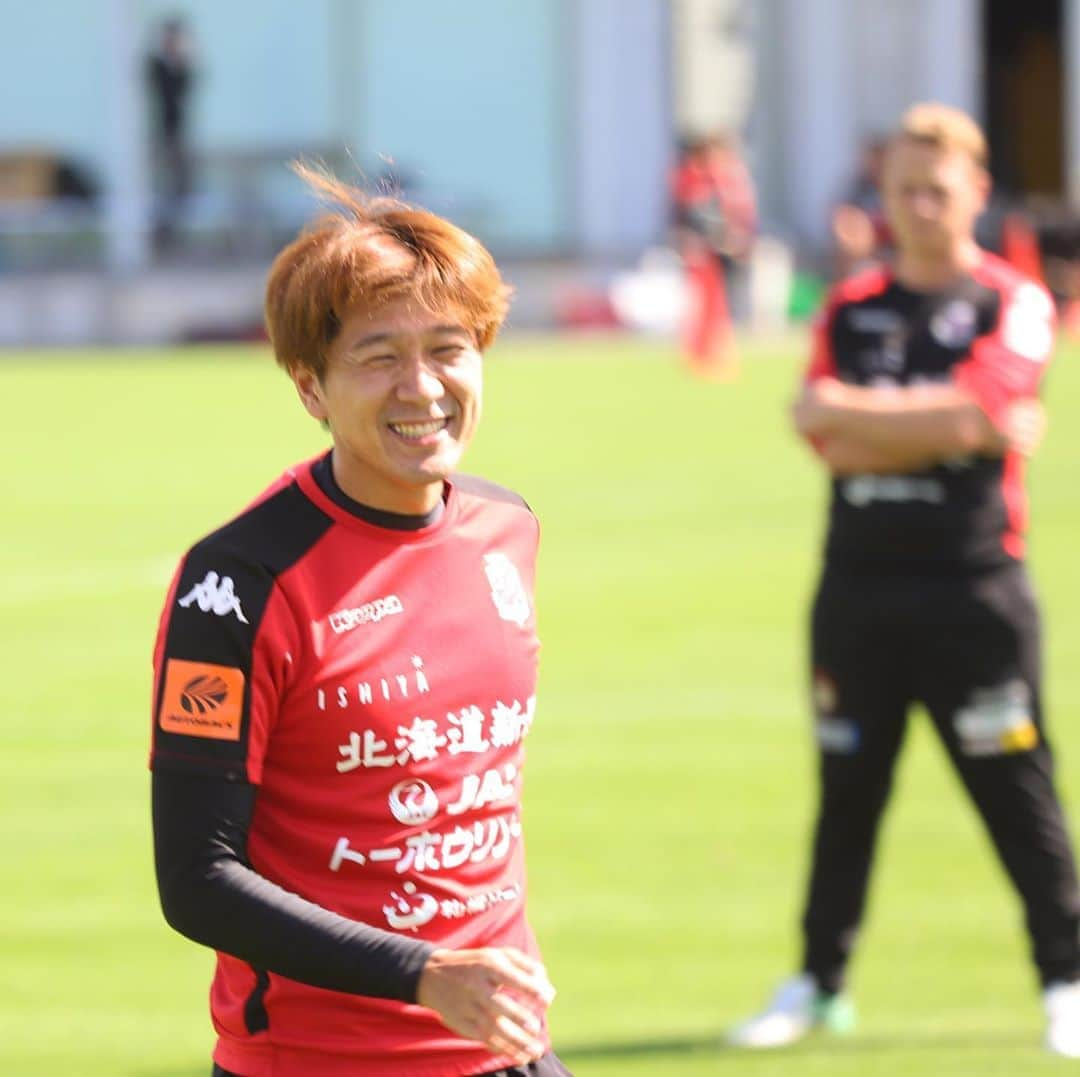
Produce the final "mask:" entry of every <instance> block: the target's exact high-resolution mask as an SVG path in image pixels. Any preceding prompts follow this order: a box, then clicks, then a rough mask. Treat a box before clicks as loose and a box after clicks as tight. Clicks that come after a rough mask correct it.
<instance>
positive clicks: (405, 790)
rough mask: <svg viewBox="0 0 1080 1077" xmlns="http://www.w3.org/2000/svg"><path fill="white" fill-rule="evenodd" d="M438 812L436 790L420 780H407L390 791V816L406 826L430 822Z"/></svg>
mask: <svg viewBox="0 0 1080 1077" xmlns="http://www.w3.org/2000/svg"><path fill="white" fill-rule="evenodd" d="M438 811H439V798H438V797H437V796H436V795H435V790H434V789H432V788H431V786H430V785H428V783H427V782H425V781H423V780H421V779H420V778H407V779H406V780H405V781H403V782H398V783H397V785H395V786H394V788H393V789H391V790H390V814H391V815H393V817H394V818H395V819H396V820H397V821H398V822H399V823H404V824H405V826H420V825H421V824H423V823H427V822H430V821H431V820H432V819H434V818H435V816H436V814H437V813H438Z"/></svg>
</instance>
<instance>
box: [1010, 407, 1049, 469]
mask: <svg viewBox="0 0 1080 1077" xmlns="http://www.w3.org/2000/svg"><path fill="white" fill-rule="evenodd" d="M1046 426H1047V421H1046V409H1045V408H1044V407H1043V406H1042V403H1041V402H1040V401H1038V400H1036V399H1035V398H1034V397H1027V398H1026V399H1024V400H1017V401H1016V402H1015V403H1013V404H1011V405H1010V406H1009V410H1008V411H1006V413H1005V425H1004V429H1003V430H1002V433H1003V434H1004V436H1005V440H1006V441H1007V442H1008V445H1009V448H1010V449H1012V450H1013V451H1014V452H1018V453H1020V454H1021V455H1023V456H1031V455H1033V454H1034V452H1035V450H1036V449H1037V448H1038V447H1039V446H1040V445H1041V444H1042V440H1043V438H1044V437H1045V436H1046Z"/></svg>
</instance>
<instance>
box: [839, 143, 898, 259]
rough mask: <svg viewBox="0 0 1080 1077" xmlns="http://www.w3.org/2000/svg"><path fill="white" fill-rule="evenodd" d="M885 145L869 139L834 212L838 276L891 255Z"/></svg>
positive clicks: (864, 144) (862, 148)
mask: <svg viewBox="0 0 1080 1077" xmlns="http://www.w3.org/2000/svg"><path fill="white" fill-rule="evenodd" d="M886 144H887V140H886V139H883V138H869V139H867V140H866V141H865V142H864V143H863V145H862V147H861V149H860V153H859V168H858V171H857V172H856V174H855V178H854V180H853V181H852V184H851V187H850V189H849V190H848V191H847V192H846V194H845V195H844V197H843V198H842V199H841V201H840V203H839V205H837V206H836V207H835V208H834V209H833V211H832V217H831V220H830V225H831V229H832V237H833V244H834V247H835V257H836V275H837V277H847V276H850V275H851V274H852V273H855V272H857V271H858V270H861V269H865V268H867V266H868V264H869V263H871V262H874V261H878V260H881V259H882V258H884V257H887V256H888V253H889V246H890V241H891V236H890V233H889V224H888V222H887V221H886V219H885V210H884V207H883V206H882V202H881V169H882V165H883V163H884V160H885V147H886Z"/></svg>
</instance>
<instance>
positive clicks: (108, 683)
mask: <svg viewBox="0 0 1080 1077" xmlns="http://www.w3.org/2000/svg"><path fill="white" fill-rule="evenodd" d="M801 347H802V345H801V342H800V341H798V340H797V339H794V338H793V339H792V340H791V341H789V342H787V343H786V344H784V345H782V346H780V345H778V346H775V347H765V346H763V345H757V346H751V345H748V346H747V347H746V349H745V350H746V353H747V361H746V363H745V367H744V371H743V376H742V378H741V380H740V381H739V382H738V384H735V385H713V384H703V383H699V382H695V381H693V380H691V379H689V378H688V377H686V376H685V375H684V374H683V372H682V371H681V370H680V369H679V368H678V366H677V364H676V363H675V362H674V360H673V358H672V356H671V355H670V354H667V353H666V352H664V351H663V350H662V349H659V348H657V347H654V346H651V345H647V344H640V343H615V342H609V341H598V342H592V343H590V342H582V341H580V340H577V341H565V340H557V339H550V340H529V341H514V340H510V341H508V342H507V343H505V344H503V345H501V346H500V347H499V348H497V349H496V351H495V352H494V354H493V356H492V359H491V361H490V364H489V369H488V384H487V401H486V409H487V414H486V418H485V422H484V424H483V426H482V429H481V433H480V436H479V438H478V440H477V443H476V445H475V446H474V449H473V451H472V452H471V454H470V456H469V458H468V460H467V465H468V469H469V470H473V471H476V472H479V473H482V474H485V475H487V476H489V477H491V478H494V479H497V480H499V481H503V482H505V483H507V484H508V485H512V486H514V487H515V488H517V489H519V490H520V491H521V492H522V493H524V494H525V496H526V497H527V498H528V499H529V501H530V502H531V504H532V505H533V507H534V508H535V509H536V511H537V513H538V514H539V516H540V517H541V520H542V522H543V528H544V538H543V553H542V562H541V577H540V584H539V607H540V616H541V630H542V634H543V637H544V641H545V648H544V655H543V671H542V686H541V694H540V703H539V709H538V718H537V724H536V726H535V727H534V730H533V733H532V735H531V737H530V745H529V753H530V763H529V769H528V773H527V780H526V789H527V794H526V803H527V810H526V819H527V834H528V849H529V865H530V908H531V918H532V921H533V924H534V926H535V928H536V930H537V932H538V934H539V936H540V939H541V943H542V945H543V947H544V950H545V954H546V958H547V963H548V966H549V969H550V972H551V975H552V978H553V980H554V981H555V983H556V985H557V986H558V988H559V997H558V999H557V1000H556V1003H555V1006H554V1008H553V1011H552V1022H553V1028H554V1033H555V1040H556V1046H557V1049H558V1050H559V1051H560V1053H561V1054H562V1055H563V1056H564V1058H565V1059H566V1061H567V1062H568V1063H569V1064H570V1065H571V1067H572V1068H573V1069H574V1070H575V1071H576V1072H577V1073H578V1074H579V1075H585V1077H588V1075H596V1077H607V1075H610V1077H614V1075H616V1074H618V1075H620V1077H621V1075H624V1074H625V1075H634V1077H645V1075H666V1074H678V1075H686V1077H696V1075H705V1074H722V1075H732V1077H735V1075H744V1074H745V1075H754V1077H760V1075H773V1074H806V1075H824V1074H829V1075H830V1077H855V1075H859V1077H863V1075H868V1074H887V1075H894V1074H926V1075H932V1077H939V1075H946V1077H947V1075H954V1074H980V1075H985V1074H1009V1075H1017V1074H1025V1075H1026V1074H1038V1073H1043V1072H1047V1073H1049V1072H1052V1071H1053V1072H1059V1071H1060V1072H1065V1070H1066V1068H1068V1065H1069V1064H1068V1063H1063V1062H1060V1061H1056V1060H1054V1059H1052V1058H1049V1057H1047V1056H1044V1054H1043V1053H1042V1051H1041V1050H1040V1047H1039V1042H1040V1037H1041V1033H1042V1022H1041V1012H1040V1009H1039V1006H1038V1001H1037V994H1036V991H1035V983H1034V977H1033V974H1032V972H1031V970H1030V968H1029V966H1028V964H1027V961H1026V956H1025V953H1026V944H1025V940H1024V938H1023V936H1022V934H1021V931H1020V917H1019V911H1018V907H1017V905H1016V903H1015V900H1014V898H1013V896H1012V893H1011V892H1010V891H1009V890H1008V889H1007V887H1006V884H1005V882H1004V880H1003V876H1002V875H1001V872H1000V870H999V868H998V866H997V864H996V863H995V862H994V861H993V859H992V856H991V853H990V851H989V847H988V844H987V842H986V841H985V840H984V839H983V837H982V835H981V833H980V831H979V828H978V825H977V823H976V821H975V819H974V817H973V813H972V812H971V810H970V809H969V807H968V806H967V804H966V803H965V802H964V801H963V800H962V798H961V795H960V793H959V790H958V787H957V785H956V783H955V781H954V779H953V778H952V776H951V774H950V773H949V772H948V771H947V769H946V767H945V764H944V761H943V756H942V753H941V752H940V751H939V749H938V746H937V744H936V742H935V741H934V740H933V738H932V736H931V735H930V734H929V732H928V730H927V723H926V722H925V720H924V719H922V718H921V717H919V718H918V719H917V720H916V722H915V726H916V728H915V729H914V731H913V734H914V735H913V736H912V737H911V738H910V741H909V744H908V749H907V752H906V755H905V758H904V762H903V764H902V767H901V772H900V776H899V783H898V789H897V796H896V798H895V800H894V803H893V809H892V811H891V813H890V815H889V817H888V819H887V822H886V831H885V834H884V837H883V842H882V847H881V849H882V856H881V859H880V862H879V872H878V875H877V880H876V888H875V893H874V897H873V902H872V910H871V918H870V921H869V924H868V926H867V929H866V931H865V933H864V937H863V945H862V948H861V950H860V953H859V956H858V959H857V961H856V963H855V966H854V969H853V976H852V988H853V991H854V994H855V996H856V998H857V1001H858V1004H859V1008H860V1012H861V1017H862V1022H861V1025H860V1030H859V1032H858V1034H857V1035H856V1036H855V1037H854V1038H852V1039H851V1040H849V1041H846V1042H844V1043H843V1044H839V1045H838V1044H836V1043H831V1042H826V1041H821V1040H817V1041H811V1042H810V1043H808V1044H806V1045H805V1046H800V1047H798V1048H796V1049H793V1050H790V1051H786V1052H782V1053H779V1054H775V1053H770V1054H765V1055H748V1054H743V1053H739V1052H733V1051H730V1050H724V1049H723V1048H721V1047H720V1046H719V1036H720V1034H721V1032H722V1030H723V1029H724V1027H725V1026H726V1025H727V1024H729V1023H730V1022H732V1021H733V1020H735V1019H737V1018H738V1017H740V1016H743V1015H744V1014H745V1013H746V1012H747V1011H748V1010H750V1009H752V1008H754V1007H755V1006H757V1005H758V1004H759V1003H760V1001H761V1000H762V998H763V997H764V995H765V994H766V993H767V991H768V990H769V989H770V987H771V986H772V983H773V982H774V980H776V979H777V978H778V977H780V976H782V975H785V974H786V973H787V972H788V971H789V970H790V969H791V966H792V962H793V961H794V959H795V955H796V949H797V935H796V929H795V921H796V917H797V911H798V905H799V900H800V893H801V886H802V878H803V874H804V870H805V855H806V853H805V846H806V841H805V838H806V834H807V830H808V827H809V826H810V822H811V818H810V816H811V811H812V802H813V770H812V757H811V742H810V736H809V722H808V718H807V713H806V706H805V704H804V699H803V680H804V678H803V653H804V640H803V634H802V629H803V622H804V609H805V606H806V602H807V598H808V595H809V592H810V589H811V587H812V583H813V574H814V569H815V559H816V552H817V549H818V545H819V533H820V528H821V521H822V508H823V495H824V482H823V479H822V478H821V477H820V475H819V474H818V473H817V470H816V467H815V465H814V464H813V463H812V461H811V460H810V459H809V458H808V457H807V455H806V454H805V453H804V452H803V450H802V449H801V448H800V446H799V445H798V444H797V443H796V441H795V439H794V438H793V437H792V436H791V435H790V434H789V433H788V431H787V427H786V421H785V414H784V409H785V406H786V403H787V400H788V398H789V396H790V394H791V391H792V386H793V382H794V379H795V377H796V371H797V365H798V362H799V359H800V356H799V352H800V351H801ZM1078 364H1080V351H1072V352H1066V353H1065V354H1063V355H1062V356H1060V357H1059V360H1058V363H1057V366H1056V368H1055V371H1054V373H1053V375H1052V377H1051V380H1050V383H1049V387H1048V400H1049V405H1050V409H1051V415H1052V429H1051V433H1050V435H1049V437H1048V439H1047V441H1046V444H1045V446H1044V448H1043V451H1042V453H1041V456H1040V457H1039V458H1038V459H1037V461H1036V462H1035V465H1034V467H1033V470H1032V491H1033V500H1034V513H1033V519H1034V526H1033V539H1034V541H1033V546H1032V564H1033V568H1034V572H1035V576H1036V579H1037V581H1038V583H1039V585H1040V588H1041V592H1042V595H1043V598H1044V602H1045V612H1046V620H1047V625H1048V632H1049V646H1048V655H1047V657H1048V697H1049V709H1050V721H1051V728H1052V730H1055V731H1056V743H1057V747H1058V751H1059V756H1060V772H1059V773H1060V778H1061V782H1062V785H1063V789H1064V793H1065V796H1066V800H1067V802H1068V804H1069V806H1070V810H1071V813H1072V815H1073V817H1074V818H1077V817H1080V653H1078V652H1080V558H1078V557H1077V536H1078V535H1080V496H1078V494H1077V485H1076V483H1077V465H1078V464H1080V426H1078V425H1077V424H1076V423H1075V420H1074V418H1073V417H1074V416H1075V415H1076V414H1078V413H1080V365H1078ZM0 416H2V427H0V428H2V430H3V435H2V436H3V439H4V447H5V450H6V451H5V458H6V459H7V461H8V463H7V465H6V466H5V468H4V471H3V474H2V477H0V484H2V486H0V490H2V495H3V504H4V506H5V512H4V519H5V524H4V527H3V541H2V543H0V551H2V553H0V558H2V566H3V575H4V585H3V589H2V593H0V626H2V638H3V653H4V663H3V670H4V673H3V676H2V677H0V713H2V715H3V718H2V724H0V818H2V820H3V844H2V868H0V872H2V874H0V955H2V958H0V1073H3V1074H5V1075H12V1077H24V1075H47V1077H54V1075H55V1077H61V1075H63V1077H68V1075H77V1077H84V1075H86V1077H93V1075H102V1077H104V1075H109V1077H117V1075H125V1077H203V1075H205V1074H207V1073H208V1071H209V1062H208V1058H209V1050H210V1045H211V1042H212V1033H211V1029H210V1026H209V1020H208V1016H207V1012H206V992H207V986H208V983H209V975H210V970H211V957H210V955H209V954H208V953H207V952H205V951H202V950H200V949H198V948H197V947H196V946H194V945H193V944H191V943H188V942H187V941H185V940H183V939H181V938H180V937H179V936H176V935H174V934H173V933H171V932H170V930H169V929H168V928H167V927H166V926H165V924H164V922H163V921H162V919H161V916H160V913H159V911H158V908H157V902H156V895H155V891H154V885H153V878H152V867H151V858H150V832H149V811H148V787H149V778H148V774H147V771H146V751H147V740H148V730H149V717H148V698H149V675H150V649H151V644H152V639H153V634H154V629H155V625H156V620H157V616H158V611H159V606H160V603H161V600H162V597H163V588H164V587H165V585H166V581H167V578H168V574H169V572H170V570H171V567H172V564H173V563H174V561H175V559H176V558H177V556H178V555H179V554H180V553H181V552H182V551H183V549H184V548H185V547H186V546H187V545H188V544H190V543H191V542H192V541H193V540H194V539H196V538H197V537H198V536H200V535H201V534H202V533H204V532H205V531H207V530H208V529H210V528H212V527H213V526H216V525H217V524H218V523H220V522H221V521H222V520H223V519H224V518H226V517H227V516H229V515H231V514H233V513H234V512H235V511H237V510H238V509H239V508H240V507H241V506H242V505H243V504H244V503H245V502H246V501H247V500H248V499H249V498H250V497H251V496H253V495H254V494H255V493H256V492H257V491H258V490H259V489H261V488H262V486H263V485H264V484H265V483H267V482H269V481H270V480H271V479H273V478H274V477H276V476H277V475H278V474H279V473H280V471H281V470H282V469H283V468H284V467H285V466H287V465H288V464H289V463H291V462H293V461H294V460H295V459H297V458H299V457H301V456H303V455H308V454H311V453H314V452H316V451H318V450H319V449H320V448H321V446H322V445H323V443H324V435H323V434H322V432H321V431H320V430H319V429H318V428H317V427H316V426H315V425H314V424H313V423H312V422H311V421H310V420H309V419H308V418H307V417H306V416H305V415H304V414H303V413H302V411H301V409H300V407H299V406H298V404H297V403H296V401H295V399H294V397H293V394H292V391H291V389H290V387H289V386H288V384H287V382H286V381H285V379H284V377H283V376H282V375H281V374H280V373H278V372H276V371H275V370H274V369H273V368H272V364H271V362H270V359H269V357H268V356H267V355H266V353H264V352H263V351H262V350H259V349H247V350H239V349H238V350H192V351H186V352H163V353H160V354H149V355H142V354H115V353H114V354H90V353H79V354H71V355H58V356H53V355H34V356H8V357H6V358H4V359H2V360H0Z"/></svg>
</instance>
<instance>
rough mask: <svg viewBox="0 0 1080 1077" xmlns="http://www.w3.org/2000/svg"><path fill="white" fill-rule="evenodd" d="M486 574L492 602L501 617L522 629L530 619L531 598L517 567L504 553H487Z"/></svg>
mask: <svg viewBox="0 0 1080 1077" xmlns="http://www.w3.org/2000/svg"><path fill="white" fill-rule="evenodd" d="M484 572H485V574H486V575H487V578H488V583H489V584H491V601H492V602H494V603H495V608H496V609H497V610H498V611H499V616H500V617H501V618H502V619H503V620H504V621H513V623H514V624H516V625H517V626H518V627H521V626H522V625H523V624H525V622H526V621H527V620H528V619H529V596H528V595H527V594H526V593H525V586H524V584H522V582H521V576H520V575H519V574H518V570H517V566H516V565H515V564H514V562H513V561H511V560H510V558H509V557H507V556H506V554H504V553H499V552H495V553H486V554H484Z"/></svg>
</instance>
